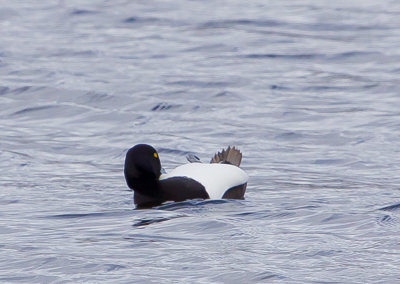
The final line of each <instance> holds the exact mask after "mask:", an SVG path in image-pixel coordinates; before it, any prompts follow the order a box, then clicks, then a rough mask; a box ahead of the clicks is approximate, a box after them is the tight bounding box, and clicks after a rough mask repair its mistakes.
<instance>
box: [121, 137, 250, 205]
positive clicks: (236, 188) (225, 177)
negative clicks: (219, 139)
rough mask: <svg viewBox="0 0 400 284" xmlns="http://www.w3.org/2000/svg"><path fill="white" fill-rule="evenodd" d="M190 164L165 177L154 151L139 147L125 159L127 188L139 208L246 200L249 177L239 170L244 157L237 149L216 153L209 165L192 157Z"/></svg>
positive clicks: (189, 157)
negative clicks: (167, 202) (207, 201)
mask: <svg viewBox="0 0 400 284" xmlns="http://www.w3.org/2000/svg"><path fill="white" fill-rule="evenodd" d="M186 158H187V159H188V161H189V163H186V164H183V165H181V166H178V167H177V168H175V169H173V170H172V171H170V172H169V173H166V172H165V170H164V169H163V168H162V166H161V161H160V156H159V154H158V152H157V151H156V149H154V147H152V146H150V145H147V144H137V145H135V146H133V147H132V148H130V149H129V150H128V151H127V153H126V157H125V165H124V175H125V180H126V184H127V185H128V187H129V188H130V189H132V190H133V191H134V198H133V199H134V203H135V205H136V208H138V209H141V208H151V207H154V206H159V205H161V204H162V203H164V202H166V201H173V202H179V201H185V200H188V199H244V194H245V191H246V187H247V181H248V175H247V174H246V172H245V171H243V170H242V169H241V168H240V167H239V166H240V163H241V160H242V153H241V152H240V151H239V150H238V149H236V148H235V147H234V146H233V147H231V146H229V147H228V148H226V149H223V150H222V151H220V152H217V153H216V154H215V155H214V156H213V157H212V159H211V161H210V163H202V162H201V160H200V159H199V158H198V157H197V156H196V155H193V154H190V155H188V156H187V157H186Z"/></svg>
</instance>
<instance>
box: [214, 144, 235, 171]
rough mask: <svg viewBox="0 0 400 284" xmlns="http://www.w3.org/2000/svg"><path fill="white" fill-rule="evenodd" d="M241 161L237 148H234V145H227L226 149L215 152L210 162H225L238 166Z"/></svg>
mask: <svg viewBox="0 0 400 284" xmlns="http://www.w3.org/2000/svg"><path fill="white" fill-rule="evenodd" d="M241 161H242V153H240V151H239V149H236V148H235V146H233V147H231V146H229V147H228V148H227V149H226V150H225V149H223V150H222V151H221V152H218V153H217V154H215V155H214V157H213V158H212V159H211V162H210V163H225V164H232V165H235V166H237V167H239V166H240V162H241Z"/></svg>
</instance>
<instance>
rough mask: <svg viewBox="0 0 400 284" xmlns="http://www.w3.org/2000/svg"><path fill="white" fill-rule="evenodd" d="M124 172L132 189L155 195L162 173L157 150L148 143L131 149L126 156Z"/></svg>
mask: <svg viewBox="0 0 400 284" xmlns="http://www.w3.org/2000/svg"><path fill="white" fill-rule="evenodd" d="M124 174H125V180H126V183H127V184H128V186H129V187H130V188H131V189H133V190H134V191H137V192H139V193H141V194H145V195H147V196H153V195H155V194H156V193H157V190H158V179H159V178H160V175H161V163H160V158H159V157H158V153H157V151H156V150H155V149H154V148H153V147H151V146H150V145H146V144H138V145H136V146H134V147H132V148H131V149H129V151H128V152H127V153H126V157H125V169H124Z"/></svg>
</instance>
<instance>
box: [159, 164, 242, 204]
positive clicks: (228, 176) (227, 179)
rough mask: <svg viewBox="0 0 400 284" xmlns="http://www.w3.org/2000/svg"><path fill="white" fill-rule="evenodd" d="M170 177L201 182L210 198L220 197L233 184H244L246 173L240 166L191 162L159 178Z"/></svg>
mask: <svg viewBox="0 0 400 284" xmlns="http://www.w3.org/2000/svg"><path fill="white" fill-rule="evenodd" d="M171 177H188V178H191V179H194V180H196V181H198V182H199V183H201V184H202V185H203V186H204V187H205V189H206V191H207V193H208V195H209V196H210V199H221V198H222V196H223V195H224V193H225V191H226V190H228V189H229V188H232V187H234V186H238V185H241V184H244V183H246V182H247V180H248V178H249V177H248V175H247V174H246V173H245V172H244V171H243V170H242V169H240V168H238V167H236V166H233V165H229V164H202V163H191V164H185V165H182V166H179V167H177V168H176V169H174V170H172V171H171V172H169V173H167V174H163V175H161V177H160V180H163V179H167V178H171Z"/></svg>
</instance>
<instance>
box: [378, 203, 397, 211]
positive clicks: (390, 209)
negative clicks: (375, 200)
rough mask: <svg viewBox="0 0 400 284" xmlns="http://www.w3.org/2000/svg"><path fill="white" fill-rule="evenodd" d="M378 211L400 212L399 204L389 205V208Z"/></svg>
mask: <svg viewBox="0 0 400 284" xmlns="http://www.w3.org/2000/svg"><path fill="white" fill-rule="evenodd" d="M379 210H383V211H400V203H396V204H393V205H389V206H386V207H383V208H380V209H379Z"/></svg>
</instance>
